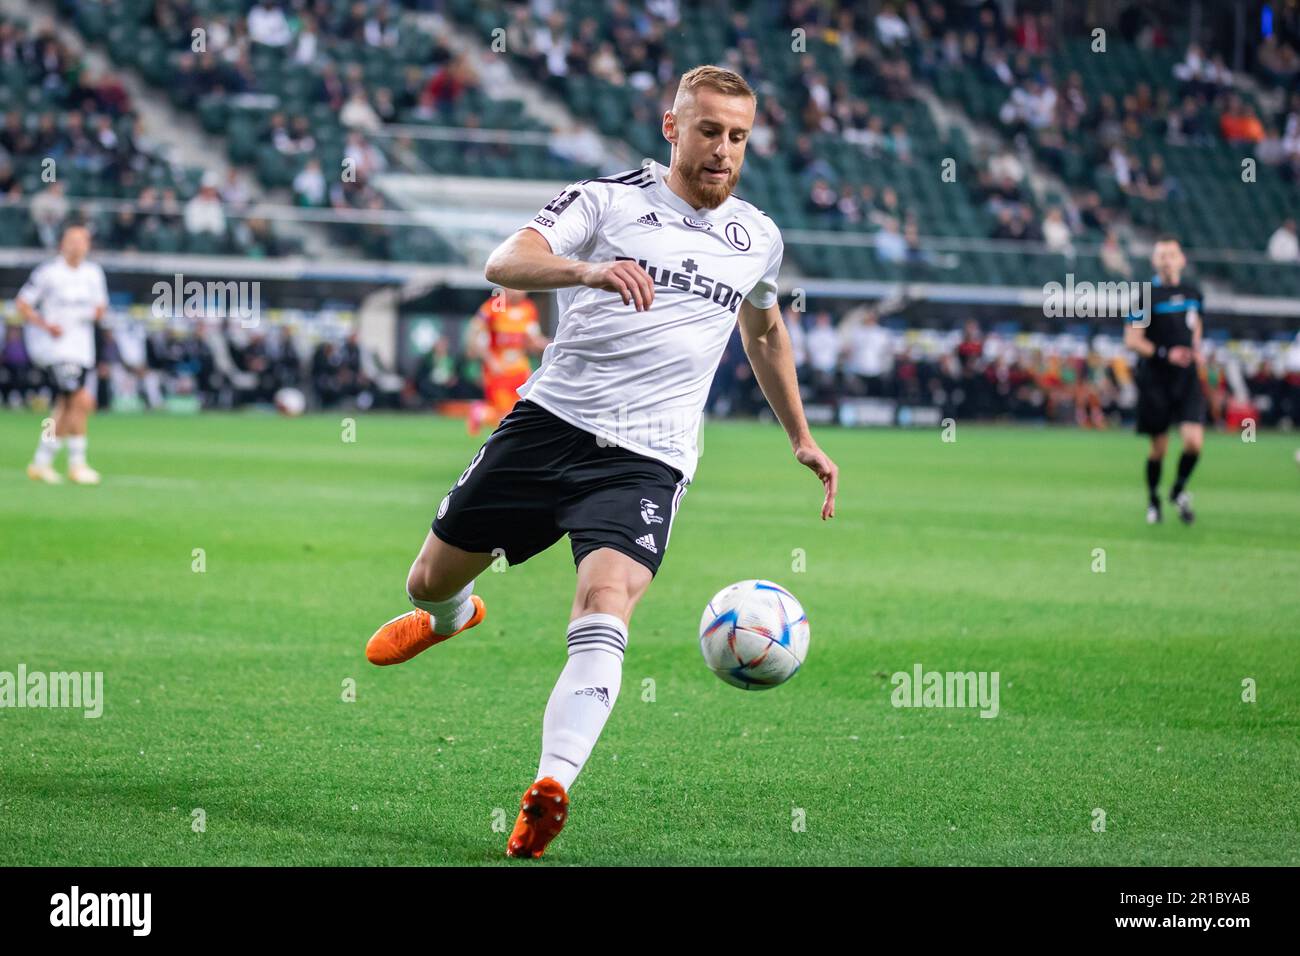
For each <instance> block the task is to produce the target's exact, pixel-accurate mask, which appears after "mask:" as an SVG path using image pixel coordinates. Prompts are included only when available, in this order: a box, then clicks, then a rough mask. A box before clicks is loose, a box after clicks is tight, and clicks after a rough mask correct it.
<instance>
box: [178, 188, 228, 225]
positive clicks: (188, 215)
mask: <svg viewBox="0 0 1300 956" xmlns="http://www.w3.org/2000/svg"><path fill="white" fill-rule="evenodd" d="M185 231H186V232H187V233H189V234H190V235H191V236H197V235H204V234H207V235H213V236H225V234H226V213H225V211H224V210H223V209H222V208H221V197H220V196H219V195H217V180H216V178H215V177H213V176H211V175H210V174H209V175H207V176H204V177H203V183H202V185H201V186H200V188H199V191H198V192H197V193H195V194H194V198H193V199H191V200H190V201H189V202H187V203H186V204H185Z"/></svg>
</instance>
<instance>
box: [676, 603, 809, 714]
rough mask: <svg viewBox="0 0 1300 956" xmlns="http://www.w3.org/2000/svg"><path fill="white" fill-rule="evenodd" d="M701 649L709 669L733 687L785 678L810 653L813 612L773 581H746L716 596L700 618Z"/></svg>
mask: <svg viewBox="0 0 1300 956" xmlns="http://www.w3.org/2000/svg"><path fill="white" fill-rule="evenodd" d="M700 651H701V652H702V653H703V654H704V663H706V664H707V665H709V670H711V671H713V673H715V674H717V675H718V677H720V678H721V679H722V680H724V681H726V682H727V683H728V684H731V685H732V686H733V687H740V688H742V689H744V690H767V689H768V688H769V687H775V686H777V685H778V684H784V683H785V682H786V681H788V680H789V679H790V678H791V677H793V676H794V675H795V672H796V671H798V670H799V668H800V667H802V666H803V662H804V660H805V658H807V656H808V615H807V614H805V613H804V610H803V605H801V604H800V603H799V602H798V601H797V600H796V599H795V596H794V595H793V594H791V593H790V592H789V591H787V590H786V589H785V588H783V587H781V585H779V584H773V583H772V582H771V581H741V582H739V583H738V584H732V585H730V586H728V587H725V588H723V589H722V590H721V591H719V592H718V593H717V594H715V595H714V596H713V600H712V601H710V602H709V606H708V607H706V608H705V609H704V616H703V617H701V618H700Z"/></svg>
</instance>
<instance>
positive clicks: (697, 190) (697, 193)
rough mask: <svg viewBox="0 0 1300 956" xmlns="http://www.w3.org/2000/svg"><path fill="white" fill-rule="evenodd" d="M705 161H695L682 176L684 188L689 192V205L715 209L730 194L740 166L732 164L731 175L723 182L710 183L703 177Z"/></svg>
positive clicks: (734, 186)
mask: <svg viewBox="0 0 1300 956" xmlns="http://www.w3.org/2000/svg"><path fill="white" fill-rule="evenodd" d="M705 165H706V164H705V163H696V164H695V166H694V167H692V169H691V171H690V173H689V174H688V175H686V176H683V177H682V179H683V180H684V181H685V183H686V188H687V189H689V190H690V192H691V205H692V206H695V207H696V208H703V209H717V208H718V207H719V206H721V205H722V204H723V203H724V202H726V201H727V198H728V197H729V196H730V195H731V191H732V190H733V189H735V188H736V183H737V182H739V180H740V167H739V166H733V167H732V169H731V175H730V176H728V177H727V181H726V182H725V183H711V182H708V181H707V180H706V179H704V167H705Z"/></svg>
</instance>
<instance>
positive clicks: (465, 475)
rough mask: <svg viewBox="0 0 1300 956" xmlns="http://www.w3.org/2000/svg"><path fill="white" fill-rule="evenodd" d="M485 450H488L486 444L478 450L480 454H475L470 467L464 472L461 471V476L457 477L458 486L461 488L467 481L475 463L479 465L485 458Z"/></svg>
mask: <svg viewBox="0 0 1300 956" xmlns="http://www.w3.org/2000/svg"><path fill="white" fill-rule="evenodd" d="M485 451H487V445H484V446H483V447H482V448H480V449H479V450H478V454H477V455H475V456H474V460H473V461H471V462H470V463H469V467H468V468H466V469H465V470H464V471H463V472H461V476H460V477H459V478H458V479H456V487H457V488H459V487H460V486H461V485H463V484H465V482H466V481H468V480H469V473H470V472H471V471H473V470H474V466H475V465H477V464H478V463H479V462H480V461H482V460H483V452H485Z"/></svg>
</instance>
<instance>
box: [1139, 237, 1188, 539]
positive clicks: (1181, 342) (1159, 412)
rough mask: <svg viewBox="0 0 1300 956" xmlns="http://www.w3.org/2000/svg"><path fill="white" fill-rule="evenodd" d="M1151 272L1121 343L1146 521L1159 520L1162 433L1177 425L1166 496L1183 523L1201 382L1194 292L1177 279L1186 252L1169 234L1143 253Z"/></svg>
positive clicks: (1165, 445)
mask: <svg viewBox="0 0 1300 956" xmlns="http://www.w3.org/2000/svg"><path fill="white" fill-rule="evenodd" d="M1151 264H1152V265H1153V266H1155V269H1156V276H1155V278H1154V279H1152V282H1151V297H1150V298H1151V301H1150V302H1149V303H1148V308H1147V310H1146V312H1145V313H1144V314H1142V315H1140V316H1139V315H1130V316H1129V320H1128V324H1127V325H1126V326H1125V329H1124V344H1125V345H1126V346H1127V347H1128V348H1131V349H1132V350H1133V351H1135V352H1137V354H1138V356H1139V358H1138V369H1137V386H1138V405H1137V430H1138V433H1139V434H1143V435H1149V436H1150V438H1151V450H1150V453H1149V454H1148V455H1147V465H1146V469H1147V496H1148V502H1149V504H1148V505H1147V523H1148V524H1157V523H1159V522H1160V521H1162V520H1164V519H1163V515H1162V514H1161V511H1160V490H1159V487H1160V471H1161V467H1162V464H1163V462H1164V457H1165V450H1166V449H1167V448H1168V446H1169V435H1168V431H1169V428H1170V426H1171V425H1174V424H1177V425H1178V430H1179V433H1180V436H1181V438H1182V446H1183V453H1182V456H1181V457H1180V458H1179V459H1178V476H1177V478H1175V479H1174V484H1173V487H1172V488H1171V489H1170V491H1169V500H1170V501H1172V502H1173V503H1174V504H1175V505H1176V506H1177V507H1178V517H1179V518H1180V519H1181V520H1182V522H1183V523H1184V524H1191V523H1192V522H1193V521H1194V520H1196V515H1195V514H1194V513H1193V511H1192V496H1191V495H1190V494H1189V493H1188V492H1187V480H1188V479H1189V478H1190V477H1191V475H1192V469H1193V468H1195V467H1196V462H1197V459H1198V458H1200V454H1201V445H1202V442H1203V441H1204V437H1205V393H1204V392H1203V391H1202V388H1201V377H1202V375H1203V374H1204V364H1205V359H1204V357H1203V355H1202V353H1201V312H1202V309H1201V301H1202V299H1201V290H1200V288H1199V287H1198V286H1196V285H1193V284H1191V283H1187V282H1184V281H1183V269H1184V268H1185V267H1186V266H1187V257H1186V256H1185V255H1183V248H1182V245H1181V244H1180V243H1179V241H1178V240H1177V239H1176V238H1174V237H1173V236H1161V237H1160V238H1159V239H1157V240H1156V244H1155V246H1154V248H1153V249H1152V251H1151Z"/></svg>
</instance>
